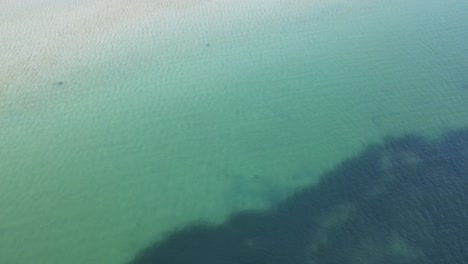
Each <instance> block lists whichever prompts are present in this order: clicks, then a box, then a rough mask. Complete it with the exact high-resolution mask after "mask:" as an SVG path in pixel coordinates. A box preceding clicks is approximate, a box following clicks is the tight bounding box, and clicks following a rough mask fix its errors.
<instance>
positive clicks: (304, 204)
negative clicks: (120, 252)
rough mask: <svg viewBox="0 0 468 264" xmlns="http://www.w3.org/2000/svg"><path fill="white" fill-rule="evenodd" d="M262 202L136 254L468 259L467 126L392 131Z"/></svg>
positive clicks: (262, 261)
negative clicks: (437, 133) (432, 134)
mask: <svg viewBox="0 0 468 264" xmlns="http://www.w3.org/2000/svg"><path fill="white" fill-rule="evenodd" d="M321 179H322V180H321V181H320V182H319V183H318V184H316V185H314V186H310V187H308V188H305V189H303V190H301V191H299V192H297V193H295V194H294V195H292V196H290V197H288V198H287V199H286V200H284V201H283V202H281V203H279V204H278V205H277V206H275V207H272V208H270V209H269V210H263V211H244V212H239V213H236V214H234V215H232V216H231V217H230V219H229V220H228V221H226V222H225V223H223V224H221V225H208V224H206V225H204V224H196V225H192V226H188V227H186V228H184V229H182V230H178V231H174V232H173V233H172V234H171V235H169V236H168V237H166V239H165V240H163V241H160V242H157V243H155V244H154V245H150V246H149V247H148V248H146V249H144V250H142V251H141V252H140V253H139V254H137V255H136V256H135V258H134V259H133V260H132V261H131V263H132V264H148V263H157V264H165V263H168V264H169V263H170V264H186V263H187V264H188V263H192V264H200V263H203V264H224V263H226V264H293V263H294V264H301V263H304V264H306V263H307V264H322V263H323V264H325V263H326V264H343V263H351V264H354V263H355V264H358V263H359V264H363V263H372V264H377V263H386V264H397V263H398V264H405V263H408V264H409V263H411V264H418V263H421V264H422V263H438V264H449V263H450V264H453V263H468V242H467V241H468V191H467V190H468V130H460V131H455V132H450V133H447V134H445V136H444V137H442V138H440V139H439V140H437V141H430V140H427V139H425V138H423V137H420V136H417V135H407V136H403V137H399V138H387V139H385V143H383V144H382V145H371V146H368V147H367V148H366V149H365V150H364V151H363V152H362V153H360V154H359V155H357V156H356V157H354V158H352V159H349V160H346V161H343V162H342V163H341V164H340V165H338V166H337V167H336V168H335V169H333V170H332V171H331V172H329V173H327V174H326V175H324V176H323V177H322V178H321Z"/></svg>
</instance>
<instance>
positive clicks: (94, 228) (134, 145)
mask: <svg viewBox="0 0 468 264" xmlns="http://www.w3.org/2000/svg"><path fill="white" fill-rule="evenodd" d="M239 3H241V2H239ZM265 4H266V5H265ZM300 4H302V5H304V6H296V5H295V4H287V3H285V1H275V2H271V3H270V2H268V1H258V3H257V2H256V3H255V4H252V3H251V4H247V3H243V4H239V5H236V4H235V2H234V1H227V2H226V6H223V7H219V6H217V7H216V8H214V7H213V8H212V9H210V8H211V7H212V6H214V3H209V2H208V3H204V4H198V5H193V6H190V7H186V6H185V5H184V8H182V9H171V8H167V9H163V11H161V13H158V15H159V16H158V17H153V16H151V14H146V17H145V19H142V20H141V21H137V22H135V23H133V22H132V23H133V24H130V23H129V26H126V24H123V25H121V24H118V21H117V22H115V23H116V24H118V25H116V29H114V28H113V29H112V30H114V31H116V32H121V34H111V35H112V37H109V39H112V41H109V43H107V42H104V43H103V44H102V45H97V46H91V45H90V46H86V45H84V44H83V45H82V46H77V47H74V46H70V47H69V49H68V50H67V49H64V52H66V51H68V52H70V54H68V53H63V54H62V53H60V54H59V55H57V54H55V53H53V51H45V52H43V53H41V54H40V55H41V57H40V56H37V57H35V56H33V57H31V58H30V59H29V60H27V63H26V64H24V65H23V64H19V62H18V63H17V62H16V61H14V60H13V59H12V58H16V57H15V56H14V55H13V56H12V55H11V54H10V57H7V59H8V58H9V60H7V63H6V64H5V66H2V67H4V68H3V69H2V71H0V72H1V73H2V76H1V79H0V80H2V82H3V86H4V89H3V90H2V91H3V96H1V94H0V96H1V97H0V118H1V119H0V127H1V128H2V129H1V130H0V144H1V150H0V183H1V184H0V210H1V213H0V234H1V235H0V256H2V257H1V259H2V261H0V262H1V263H64V262H65V263H71V264H73V263H124V262H125V261H127V260H128V259H130V258H131V257H132V256H133V254H135V252H137V251H138V250H139V249H141V248H142V247H145V246H146V245H147V244H148V243H149V242H152V241H154V240H156V239H158V238H160V237H161V236H162V235H163V234H164V233H166V232H167V231H168V230H172V229H173V228H176V227H179V226H182V225H184V224H185V223H188V222H191V221H195V220H205V221H213V222H219V221H222V220H223V219H225V217H226V216H227V215H228V214H230V213H232V212H235V211H237V210H241V209H248V208H263V207H267V206H271V205H272V204H274V203H276V202H278V201H280V200H282V199H283V198H285V197H286V196H287V195H288V194H290V193H291V192H293V191H294V190H297V188H300V187H301V186H304V185H306V184H310V183H313V182H315V181H316V180H317V178H318V177H319V175H320V174H321V173H323V172H324V171H326V170H327V169H329V168H331V167H332V166H333V165H335V164H337V163H339V162H340V161H341V160H343V159H345V158H348V157H350V156H352V155H354V154H355V153H357V152H358V151H359V150H361V149H362V148H363V147H364V146H365V145H366V144H368V143H372V142H378V141H380V140H381V138H382V137H385V136H388V135H400V134H402V133H406V132H418V133H422V134H425V135H428V136H435V135H438V134H439V133H441V132H443V131H446V130H448V129H453V128H459V127H463V126H466V125H467V121H466V120H468V118H467V116H468V111H467V108H466V103H467V100H468V90H467V89H466V88H465V87H466V85H467V83H468V73H467V69H468V31H467V30H466V29H467V28H468V20H467V19H466V13H467V11H468V3H466V1H462V0H449V1H444V2H440V1H435V0H430V1H419V0H417V1H416V0H415V1H391V2H388V1H371V0H363V1H333V2H330V3H323V4H317V5H315V6H313V5H312V4H311V5H310V6H309V5H307V4H305V3H302V2H301V1H299V2H298V3H297V5H300ZM265 6H267V7H268V8H266V7H265ZM234 7H235V8H234ZM219 10H223V12H218V11H219ZM58 15H60V13H59V14H58ZM8 19H10V18H9V17H5V18H3V23H2V24H0V30H2V31H5V32H7V31H8V32H9V34H14V31H13V30H12V27H9V24H8ZM92 25H93V24H91V26H90V28H91V29H92V28H93V27H92ZM101 30H102V29H101ZM0 32H1V31H0ZM11 32H13V33H11ZM103 32H105V30H103ZM48 37H49V36H45V37H44V38H46V39H47V38H48ZM110 43H111V44H110ZM13 44H14V43H13ZM98 44H99V43H98ZM22 45H23V46H24V47H25V50H26V52H27V50H29V49H32V50H34V49H33V48H32V47H28V44H27V42H26V44H25V43H22ZM31 45H33V44H31ZM52 54H53V55H54V56H52ZM49 55H50V56H49ZM20 56H25V57H27V56H26V54H20V55H18V58H19V57H20ZM36 58H37V60H38V61H35V59H36ZM39 58H40V59H41V61H39ZM44 58H47V59H49V58H50V60H51V61H53V62H50V61H49V62H48V64H43V63H44V61H45V59H44ZM10 62H11V63H10ZM15 63H16V64H15ZM35 64H38V65H35ZM25 65H26V66H25ZM9 69H10V70H11V71H15V72H14V74H12V75H8V74H7V73H8V72H9V71H10V70H9ZM23 70H24V72H22V71H23ZM12 76H14V77H12ZM1 86H2V85H1V84H0V87H1Z"/></svg>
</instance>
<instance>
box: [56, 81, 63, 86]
mask: <svg viewBox="0 0 468 264" xmlns="http://www.w3.org/2000/svg"><path fill="white" fill-rule="evenodd" d="M63 84H64V82H63V81H58V82H54V85H55V86H61V85H63Z"/></svg>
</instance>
